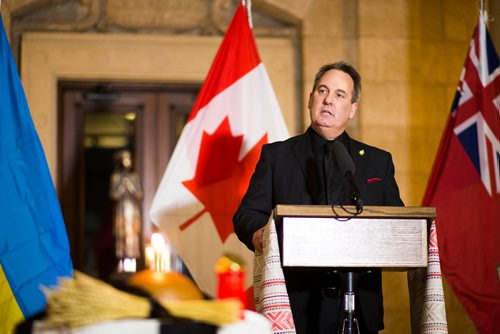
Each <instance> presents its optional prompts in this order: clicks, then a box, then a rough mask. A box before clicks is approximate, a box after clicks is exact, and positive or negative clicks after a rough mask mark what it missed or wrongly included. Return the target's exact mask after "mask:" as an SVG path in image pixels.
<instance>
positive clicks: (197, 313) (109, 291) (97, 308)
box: [42, 271, 241, 328]
mask: <svg viewBox="0 0 500 334" xmlns="http://www.w3.org/2000/svg"><path fill="white" fill-rule="evenodd" d="M42 289H43V291H44V293H45V295H46V296H47V315H48V316H47V319H46V324H47V325H49V326H69V327H72V328H74V327H81V326H86V325H90V324H95V323H98V322H102V321H106V320H116V319H123V318H147V317H148V316H149V315H150V313H151V309H152V305H151V302H150V300H149V299H148V298H144V297H139V296H135V295H132V294H129V293H126V292H123V291H120V290H118V289H116V288H114V287H112V286H111V285H109V284H107V283H105V282H103V281H101V280H98V279H95V278H92V277H90V276H87V275H85V274H83V273H81V272H78V271H75V273H74V278H73V279H61V280H60V284H59V286H58V287H55V288H53V289H49V288H46V287H42ZM157 302H158V303H159V304H160V305H161V306H162V307H163V308H165V309H166V310H167V311H168V312H169V313H170V314H171V315H173V316H175V317H181V318H188V319H191V320H195V321H200V322H205V323H208V324H212V325H217V326H220V325H224V324H229V323H233V322H235V321H237V320H238V319H239V318H240V315H241V303H240V302H239V301H237V300H232V299H226V300H187V301H162V300H157Z"/></svg>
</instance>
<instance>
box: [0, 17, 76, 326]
mask: <svg viewBox="0 0 500 334" xmlns="http://www.w3.org/2000/svg"><path fill="white" fill-rule="evenodd" d="M0 22H1V17H0ZM0 26H1V28H0V29H1V31H0V265H1V266H2V268H3V271H4V274H5V277H6V279H7V282H8V283H9V285H10V288H11V290H12V293H13V294H14V296H15V298H16V301H17V304H18V305H19V308H20V309H21V311H22V313H23V315H24V317H25V318H26V317H29V316H30V315H33V314H34V313H37V312H39V311H41V310H43V309H44V307H45V302H46V300H45V297H44V295H43V293H42V292H41V290H40V286H41V285H44V286H53V285H55V284H56V283H57V278H58V277H61V276H72V271H73V265H72V262H71V258H70V252H69V243H68V237H67V234H66V229H65V226H64V221H63V218H62V214H61V209H60V207H59V202H58V200H57V195H56V192H55V189H54V185H53V183H52V179H51V176H50V173H49V169H48V166H47V161H46V159H45V154H44V152H43V148H42V145H41V143H40V139H39V138H38V135H37V133H36V130H35V127H34V125H33V121H32V119H31V115H30V111H29V108H28V104H27V102H26V97H25V95H24V90H23V87H22V85H21V80H20V79H19V74H18V72H17V67H16V64H15V62H14V59H13V57H12V53H11V50H10V46H9V42H8V40H7V36H6V34H5V30H4V27H3V23H0ZM0 312H2V310H1V309H0Z"/></svg>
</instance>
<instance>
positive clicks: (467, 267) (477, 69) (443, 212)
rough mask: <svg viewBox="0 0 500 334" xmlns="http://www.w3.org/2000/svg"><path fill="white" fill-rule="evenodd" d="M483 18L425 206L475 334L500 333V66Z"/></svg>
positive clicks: (448, 274)
mask: <svg viewBox="0 0 500 334" xmlns="http://www.w3.org/2000/svg"><path fill="white" fill-rule="evenodd" d="M485 20H486V14H484V13H481V15H480V18H479V23H478V25H477V27H476V29H475V31H474V35H473V38H472V41H471V43H470V48H469V52H468V55H467V59H466V60H465V65H464V68H463V70H462V73H461V76H460V82H459V84H458V87H457V92H456V95H455V98H454V100H453V105H452V108H451V113H450V115H449V117H448V123H447V125H446V128H445V132H444V135H443V137H442V139H441V144H440V148H439V151H438V155H437V158H436V161H435V163H434V167H433V170H432V173H431V177H430V180H429V184H428V186H427V190H426V194H425V197H424V201H423V205H426V206H435V207H436V208H437V220H436V225H437V234H438V237H439V249H440V255H441V267H442V271H443V274H444V275H445V277H446V278H447V280H448V282H449V283H450V285H451V286H452V288H453V290H454V292H455V294H456V295H457V297H458V299H459V300H460V302H461V303H462V305H463V306H464V308H465V311H466V312H467V313H468V315H469V316H470V318H471V319H472V321H473V322H474V324H475V326H476V328H477V330H478V331H479V332H480V333H498V330H499V329H500V280H499V275H498V273H497V270H498V266H499V264H500V144H499V138H500V115H499V106H500V97H499V94H500V67H499V59H498V54H497V53H496V50H495V48H494V46H493V43H492V41H491V39H490V36H489V34H488V31H487V29H486V26H485Z"/></svg>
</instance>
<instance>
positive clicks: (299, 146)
mask: <svg viewBox="0 0 500 334" xmlns="http://www.w3.org/2000/svg"><path fill="white" fill-rule="evenodd" d="M292 149H293V153H294V156H295V160H296V162H297V164H298V165H299V166H300V169H301V171H302V173H303V174H304V177H305V180H306V186H307V190H308V192H309V194H310V195H311V197H312V198H313V201H314V204H324V203H326V198H325V193H324V189H323V188H324V187H322V186H321V185H322V180H323V178H322V175H323V174H322V168H321V166H320V165H318V163H317V162H316V159H315V157H314V154H313V151H312V148H311V142H310V139H309V136H308V135H307V133H305V134H303V135H301V136H299V137H297V140H296V141H295V142H294V145H293V147H292Z"/></svg>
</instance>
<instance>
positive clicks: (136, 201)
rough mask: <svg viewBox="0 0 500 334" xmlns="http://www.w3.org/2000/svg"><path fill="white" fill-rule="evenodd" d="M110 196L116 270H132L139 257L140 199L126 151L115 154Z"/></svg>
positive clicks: (137, 185)
mask: <svg viewBox="0 0 500 334" xmlns="http://www.w3.org/2000/svg"><path fill="white" fill-rule="evenodd" d="M109 195H110V197H111V198H112V199H113V200H115V209H114V227H113V232H114V235H115V239H116V241H115V254H116V257H117V258H118V260H119V264H118V271H119V272H135V271H136V270H137V260H138V259H139V258H140V256H141V231H142V224H141V221H142V217H141V200H142V197H143V193H142V189H141V184H140V180H139V175H137V174H136V173H135V172H133V171H132V157H131V154H130V151H127V150H124V151H119V152H117V153H116V154H115V171H114V172H113V174H112V175H111V182H110V191H109Z"/></svg>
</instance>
